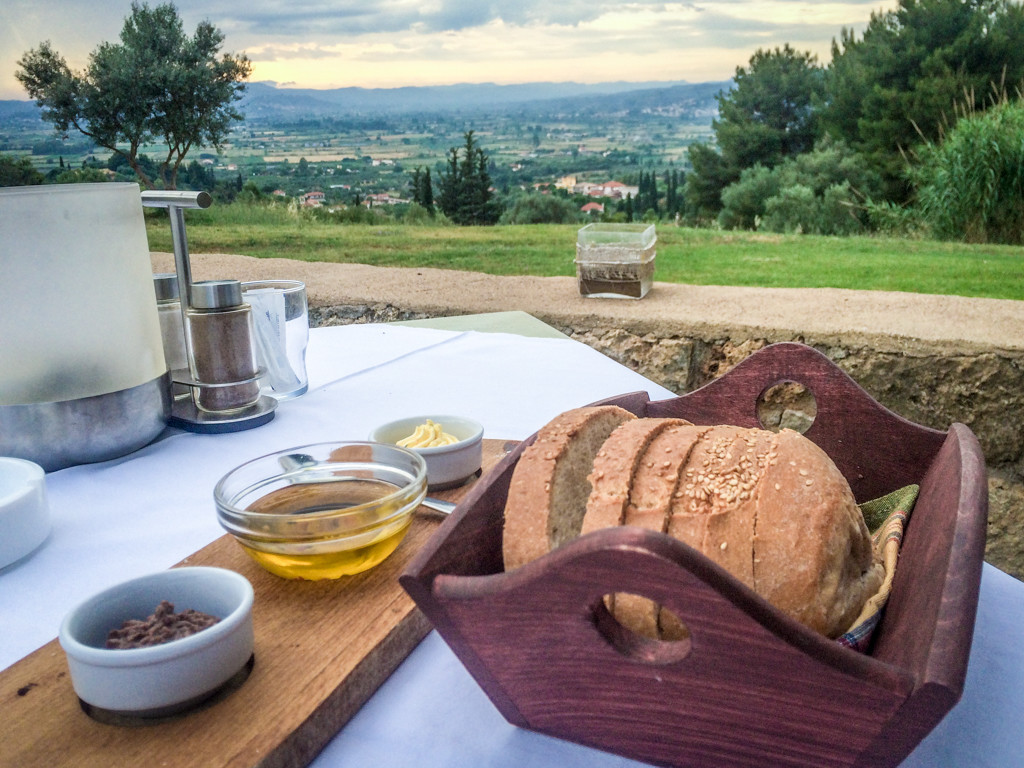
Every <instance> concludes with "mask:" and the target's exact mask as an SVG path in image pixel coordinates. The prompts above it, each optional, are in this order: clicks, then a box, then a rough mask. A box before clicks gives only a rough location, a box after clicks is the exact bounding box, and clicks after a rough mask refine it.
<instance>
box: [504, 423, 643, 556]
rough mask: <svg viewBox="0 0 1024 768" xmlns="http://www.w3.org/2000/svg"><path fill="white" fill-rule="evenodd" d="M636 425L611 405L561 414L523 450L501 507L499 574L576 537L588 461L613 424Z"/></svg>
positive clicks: (587, 484)
mask: <svg viewBox="0 0 1024 768" xmlns="http://www.w3.org/2000/svg"><path fill="white" fill-rule="evenodd" d="M633 420H636V416H634V415H633V414H632V413H630V412H629V411H627V410H625V409H624V408H619V407H618V406H614V405H605V406H590V407H584V408H576V409H573V410H570V411H566V412H565V413H563V414H561V415H560V416H558V417H556V418H555V419H553V420H552V421H550V422H549V423H548V424H546V425H545V426H544V427H542V428H541V429H540V430H539V431H538V433H537V438H536V440H534V442H533V444H532V445H530V446H528V447H527V448H526V449H524V450H523V453H522V455H521V456H520V457H519V461H518V463H517V464H516V467H515V469H514V470H513V472H512V479H511V481H510V484H509V489H508V498H507V500H506V502H505V527H504V536H503V544H502V549H503V557H504V560H505V570H512V569H514V568H518V567H520V566H521V565H523V564H525V563H528V562H530V561H531V560H535V559H537V558H538V557H541V556H542V555H545V554H547V553H548V552H549V551H550V550H552V549H554V548H556V547H558V546H561V545H562V544H564V543H566V542H567V541H570V540H571V539H574V538H576V536H578V535H579V534H580V528H581V526H582V524H583V516H584V514H585V512H586V505H587V500H588V498H589V497H590V493H591V487H590V481H589V479H588V475H589V474H590V471H591V469H592V467H593V463H594V457H595V456H596V454H597V452H598V450H599V449H600V448H601V446H602V445H603V444H604V442H605V440H606V439H607V438H608V436H609V435H611V433H612V432H613V431H614V430H615V428H616V427H618V426H619V425H621V424H623V423H625V422H629V421H633Z"/></svg>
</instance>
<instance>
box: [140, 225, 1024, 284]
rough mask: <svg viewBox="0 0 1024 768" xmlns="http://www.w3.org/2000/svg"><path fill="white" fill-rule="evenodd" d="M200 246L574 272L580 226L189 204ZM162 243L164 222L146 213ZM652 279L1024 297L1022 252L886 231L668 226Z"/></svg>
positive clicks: (400, 263)
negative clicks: (815, 232)
mask: <svg viewBox="0 0 1024 768" xmlns="http://www.w3.org/2000/svg"><path fill="white" fill-rule="evenodd" d="M185 219H186V222H187V227H188V240H189V249H190V251H191V252H192V253H236V254H244V255H248V256H256V257H260V258H269V257H281V258H289V259H301V260H305V261H330V262H358V263H363V264H373V265H377V266H396V267H441V268H448V269H462V270H469V271H476V272H486V273H490V274H500V275H540V276H551V275H575V266H574V264H573V258H574V256H575V241H576V229H577V227H576V226H575V225H516V226H498V227H454V226H447V227H441V226H415V225H404V224H393V223H388V224H373V225H368V224H335V223H325V222H319V221H315V220H313V219H310V218H305V217H301V216H297V215H295V214H289V213H287V211H284V210H283V209H282V210H268V209H266V208H260V207H251V206H244V205H230V206H224V207H222V208H221V209H220V210H217V209H216V208H211V209H209V210H205V211H198V210H196V211H187V212H186V214H185ZM147 229H148V233H149V243H150V247H151V248H152V249H153V250H161V251H170V250H171V236H170V226H169V224H168V221H167V219H166V218H165V217H164V218H161V217H159V216H153V215H150V214H147ZM657 231H658V245H657V254H658V255H657V261H656V271H655V280H660V281H664V282H674V283H690V284H695V285H744V286H763V287H792V288H796V287H801V288H817V287H834V288H851V289H858V290H886V291H909V292H916V293H933V294H951V295H959V296H974V297H988V298H999V299H1016V300H1024V249H1022V248H1019V247H1009V246H989V245H965V244H963V243H940V242H932V241H926V240H902V239H890V238H882V237H849V238H837V237H817V236H812V235H771V234H759V233H751V232H721V231H713V230H702V229H687V228H681V227H676V226H674V225H671V224H659V225H658V228H657Z"/></svg>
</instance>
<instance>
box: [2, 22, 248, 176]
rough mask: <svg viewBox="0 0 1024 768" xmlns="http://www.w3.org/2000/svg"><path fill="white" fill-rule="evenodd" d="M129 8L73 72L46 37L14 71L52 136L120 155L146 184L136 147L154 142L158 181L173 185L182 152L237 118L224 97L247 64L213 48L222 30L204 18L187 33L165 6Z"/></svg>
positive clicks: (237, 85)
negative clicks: (110, 38)
mask: <svg viewBox="0 0 1024 768" xmlns="http://www.w3.org/2000/svg"><path fill="white" fill-rule="evenodd" d="M131 9H132V10H131V15H130V16H128V18H126V19H125V23H124V27H123V28H122V30H121V35H120V42H118V43H101V44H100V45H99V47H97V48H96V50H94V51H93V52H92V53H91V54H90V55H89V62H88V66H87V67H86V68H85V69H84V70H83V71H81V72H74V71H72V70H71V68H70V67H69V66H68V65H67V62H66V61H65V60H64V58H63V57H62V56H61V55H60V54H59V53H57V51H55V50H54V49H53V47H52V46H51V44H50V42H49V41H46V42H44V43H41V44H40V45H39V46H38V47H37V48H34V49H32V50H30V51H28V52H27V53H25V54H24V55H23V56H22V58H21V59H20V60H19V61H18V70H17V72H16V73H15V76H16V77H17V78H18V80H19V81H20V82H21V84H22V85H23V86H24V87H25V90H26V91H28V94H29V95H30V96H31V97H32V98H33V99H35V101H36V104H38V105H39V107H40V108H41V110H42V118H43V120H45V121H47V122H50V123H52V124H53V126H54V128H55V130H56V131H57V132H58V134H61V135H66V134H67V133H68V131H69V130H77V131H79V132H81V133H82V134H84V135H85V136H88V137H89V138H90V139H92V140H93V141H94V142H96V144H97V145H99V146H101V147H104V148H106V149H109V150H110V151H111V152H113V153H115V154H116V155H122V156H124V157H125V158H126V160H127V161H128V164H129V165H130V166H131V168H132V170H133V171H134V172H135V174H136V175H137V176H138V177H139V180H140V181H141V183H142V184H143V186H145V187H147V188H152V187H154V186H156V182H157V181H158V180H157V179H153V178H151V177H150V175H149V174H147V173H146V170H145V169H144V168H143V166H142V165H141V164H140V162H139V151H140V150H141V149H142V147H143V146H145V145H147V144H150V143H153V142H162V143H163V144H164V145H165V146H166V148H167V149H166V155H165V156H164V157H163V160H162V162H161V163H160V166H159V173H160V177H161V178H160V179H159V181H161V182H162V183H163V185H164V187H166V188H167V189H174V188H175V187H176V185H177V176H178V169H179V168H180V166H181V163H182V161H183V160H184V159H185V156H186V155H187V154H188V152H189V150H190V149H192V148H193V147H194V146H196V145H200V146H211V147H214V148H215V149H218V150H219V149H220V148H221V146H222V144H223V142H224V140H225V139H226V138H227V135H228V131H229V130H230V128H231V125H232V123H233V122H234V121H237V120H241V119H242V115H241V114H240V113H239V112H238V111H237V110H236V109H235V108H234V106H233V104H234V102H235V101H237V100H238V99H239V98H241V95H242V92H243V91H244V89H245V84H244V82H243V81H244V80H245V79H246V78H248V77H249V73H250V71H251V68H252V66H251V64H250V62H249V59H248V58H247V57H246V56H245V55H234V54H221V53H220V49H221V46H222V44H223V42H224V36H223V34H222V33H221V32H220V31H219V30H218V29H217V28H216V27H214V26H213V25H212V24H210V22H208V21H203V22H201V23H200V24H199V25H198V26H197V27H196V31H195V34H194V35H192V36H191V37H189V36H188V35H187V34H186V33H185V31H184V27H183V25H182V22H181V18H180V17H179V16H178V10H177V8H176V7H175V6H174V5H173V4H172V3H165V4H162V5H158V6H156V7H154V8H150V7H149V5H148V4H146V3H142V4H139V3H137V2H133V3H132V6H131Z"/></svg>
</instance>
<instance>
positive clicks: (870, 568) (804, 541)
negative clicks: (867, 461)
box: [753, 429, 885, 637]
mask: <svg viewBox="0 0 1024 768" xmlns="http://www.w3.org/2000/svg"><path fill="white" fill-rule="evenodd" d="M753 563H754V588H755V589H756V591H757V592H758V594H760V595H761V596H762V597H764V598H765V599H766V600H768V601H769V602H770V603H772V604H773V605H774V606H775V607H777V608H779V609H780V610H782V611H783V612H785V613H787V614H789V615H790V616H792V617H793V618H795V619H796V620H797V621H800V622H801V623H803V624H806V625H807V626H808V627H811V628H812V629H815V630H817V631H819V632H821V633H822V634H825V635H827V636H829V637H837V636H839V635H840V634H842V633H843V632H845V631H847V630H848V629H849V628H850V625H851V624H852V623H853V621H854V620H855V619H856V618H857V615H858V614H859V613H860V609H861V607H863V605H864V603H865V601H866V600H867V599H868V598H869V597H870V596H871V595H873V594H874V593H875V592H877V591H878V588H879V587H880V586H881V584H882V580H883V578H884V575H885V569H884V566H883V565H882V563H881V562H880V561H879V560H878V559H877V557H876V556H875V553H874V549H873V547H872V543H871V534H870V532H869V531H868V529H867V525H866V524H865V523H864V516H863V514H862V513H861V511H860V509H859V508H858V507H857V502H856V500H855V499H854V498H853V493H852V492H851V491H850V487H849V484H848V483H847V482H846V479H845V478H844V477H843V476H842V474H841V473H840V472H839V470H838V469H837V468H836V466H835V464H834V463H833V462H832V461H831V459H829V457H828V456H827V455H826V454H825V452H824V451H823V450H821V448H819V447H818V446H817V445H815V444H814V443H813V442H812V441H810V440H808V439H807V438H805V437H804V436H803V435H800V434H798V433H796V432H792V431H791V430H788V429H786V430H782V431H781V432H780V433H779V434H778V435H777V436H776V442H775V455H774V457H773V461H772V463H771V465H770V466H769V469H768V472H767V473H766V475H765V478H764V481H763V482H762V484H761V488H760V492H759V494H758V499H757V529H756V532H755V537H754V559H753Z"/></svg>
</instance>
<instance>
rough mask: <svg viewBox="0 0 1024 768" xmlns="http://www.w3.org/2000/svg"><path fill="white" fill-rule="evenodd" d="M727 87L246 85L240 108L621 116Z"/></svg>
mask: <svg viewBox="0 0 1024 768" xmlns="http://www.w3.org/2000/svg"><path fill="white" fill-rule="evenodd" d="M728 86H729V81H723V82H717V83H696V84H691V83H686V82H685V81H671V82H646V83H630V82H612V83H596V84H585V83H572V82H568V83H523V84H519V85H495V84H493V83H481V84H459V85H440V86H410V87H403V88H335V89H330V90H314V89H309V88H278V87H276V86H274V85H273V84H269V83H250V84H249V86H248V88H247V89H246V94H245V96H244V97H243V99H242V101H241V103H240V106H241V109H242V111H243V112H245V114H246V117H247V118H252V119H261V118H262V119H275V118H276V119H287V118H291V119H295V118H299V117H327V116H341V115H345V116H350V115H372V114H377V115H380V114H400V113H410V112H424V113H451V112H458V113H471V112H475V111H479V110H491V111H517V110H527V111H541V112H546V113H557V112H579V111H584V112H588V113H600V112H621V111H624V110H632V109H654V110H663V109H671V108H672V107H679V106H680V105H683V104H685V105H687V108H688V109H698V110H706V109H712V110H713V109H715V107H716V106H717V105H716V103H715V100H714V95H715V94H716V93H718V92H719V91H720V90H722V89H723V88H727V87H728Z"/></svg>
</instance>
